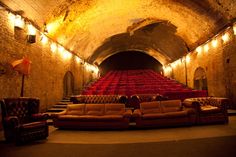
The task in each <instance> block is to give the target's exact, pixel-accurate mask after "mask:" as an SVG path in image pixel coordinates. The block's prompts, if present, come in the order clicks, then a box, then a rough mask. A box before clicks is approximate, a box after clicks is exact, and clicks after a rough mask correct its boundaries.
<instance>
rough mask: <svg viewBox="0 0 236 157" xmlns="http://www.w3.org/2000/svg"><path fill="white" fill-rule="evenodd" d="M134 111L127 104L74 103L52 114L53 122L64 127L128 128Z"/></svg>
mask: <svg viewBox="0 0 236 157" xmlns="http://www.w3.org/2000/svg"><path fill="white" fill-rule="evenodd" d="M131 114H132V111H131V110H125V104H120V103H114V104H112V103H110V104H73V105H68V107H67V109H66V110H65V111H63V112H61V113H59V114H54V115H52V117H53V124H54V126H55V127H57V128H62V129H126V128H128V127H129V120H130V117H131Z"/></svg>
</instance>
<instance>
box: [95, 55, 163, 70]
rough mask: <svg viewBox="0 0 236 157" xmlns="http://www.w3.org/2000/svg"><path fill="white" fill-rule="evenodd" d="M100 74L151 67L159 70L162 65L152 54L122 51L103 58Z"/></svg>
mask: <svg viewBox="0 0 236 157" xmlns="http://www.w3.org/2000/svg"><path fill="white" fill-rule="evenodd" d="M99 69H100V72H101V75H104V74H106V73H107V72H109V71H111V70H133V69H152V70H154V71H157V72H161V70H162V65H161V63H160V62H159V61H157V60H156V59H155V58H153V57H152V56H150V55H148V54H146V53H145V52H141V51H124V52H119V53H116V54H114V55H112V56H110V57H108V58H107V59H105V60H104V61H103V62H102V63H101V64H100V65H99Z"/></svg>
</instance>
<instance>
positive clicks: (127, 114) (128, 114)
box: [123, 109, 132, 118]
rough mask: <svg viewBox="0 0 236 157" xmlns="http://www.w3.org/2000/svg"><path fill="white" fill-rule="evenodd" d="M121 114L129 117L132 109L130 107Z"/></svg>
mask: <svg viewBox="0 0 236 157" xmlns="http://www.w3.org/2000/svg"><path fill="white" fill-rule="evenodd" d="M123 116H124V117H125V118H130V117H131V116H132V110H131V109H128V110H126V111H125V113H124V114H123Z"/></svg>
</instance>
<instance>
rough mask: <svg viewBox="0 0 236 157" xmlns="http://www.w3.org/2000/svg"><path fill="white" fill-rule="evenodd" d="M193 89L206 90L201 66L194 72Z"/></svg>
mask: <svg viewBox="0 0 236 157" xmlns="http://www.w3.org/2000/svg"><path fill="white" fill-rule="evenodd" d="M194 89H197V90H207V76H206V72H205V70H204V69H203V68H202V67H198V68H197V69H196V70H195V72H194Z"/></svg>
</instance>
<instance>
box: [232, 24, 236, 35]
mask: <svg viewBox="0 0 236 157" xmlns="http://www.w3.org/2000/svg"><path fill="white" fill-rule="evenodd" d="M233 30H234V35H236V24H234V26H233Z"/></svg>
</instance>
